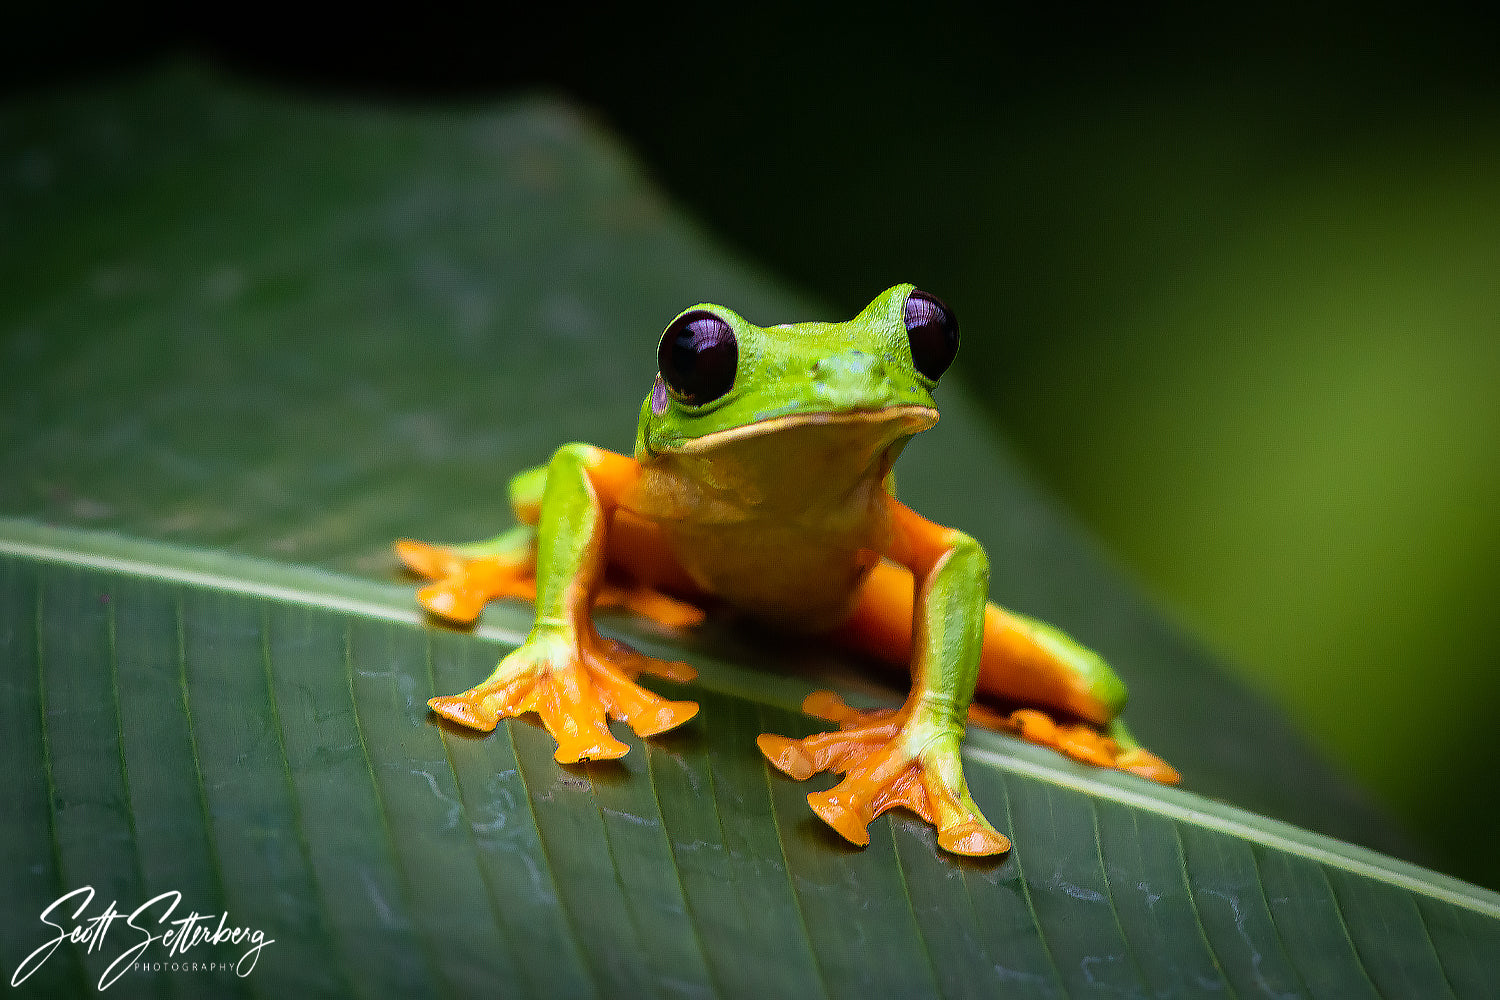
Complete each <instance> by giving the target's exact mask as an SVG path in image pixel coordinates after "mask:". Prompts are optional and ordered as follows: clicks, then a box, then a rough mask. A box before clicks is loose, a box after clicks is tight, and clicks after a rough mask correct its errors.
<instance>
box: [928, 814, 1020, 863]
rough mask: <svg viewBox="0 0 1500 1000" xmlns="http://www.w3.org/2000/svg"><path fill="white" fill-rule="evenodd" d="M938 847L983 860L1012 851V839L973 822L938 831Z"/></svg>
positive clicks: (965, 822) (968, 821)
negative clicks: (992, 855)
mask: <svg viewBox="0 0 1500 1000" xmlns="http://www.w3.org/2000/svg"><path fill="white" fill-rule="evenodd" d="M938 846H939V847H941V848H942V849H943V850H945V851H952V852H953V853H954V854H963V855H967V856H968V857H971V858H982V857H986V856H988V855H991V854H1004V853H1005V852H1006V851H1008V850H1010V838H1009V837H1007V836H1005V834H1003V833H997V832H996V831H994V830H991V829H989V828H988V827H985V826H984V825H982V824H980V823H976V822H974V821H973V820H966V821H964V822H962V823H956V824H954V825H953V826H950V827H948V828H946V829H943V830H939V831H938Z"/></svg>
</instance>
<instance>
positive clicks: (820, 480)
mask: <svg viewBox="0 0 1500 1000" xmlns="http://www.w3.org/2000/svg"><path fill="white" fill-rule="evenodd" d="M958 342H959V336H958V321H957V319H956V317H955V316H954V313H953V310H952V309H950V308H949V307H948V306H946V305H945V304H944V303H943V302H941V301H940V300H939V299H937V298H936V297H934V296H932V295H930V294H928V293H926V292H923V291H920V290H918V289H916V288H914V287H913V286H911V285H897V286H896V287H894V288H891V289H889V290H887V291H885V292H884V293H882V294H881V295H880V296H879V297H877V298H876V299H875V301H873V302H871V303H870V304H869V306H867V307H866V308H865V310H864V311H863V312H861V313H860V314H859V315H858V316H856V317H855V318H854V319H853V320H850V321H849V322H846V323H798V324H787V325H782V326H772V327H758V326H755V325H753V324H752V323H749V322H748V321H746V320H745V319H744V318H743V317H741V316H739V315H738V314H737V313H735V312H733V311H732V310H730V309H726V308H724V307H723V306H718V305H710V304H703V305H696V306H693V307H692V308H690V309H687V310H686V311H684V312H683V313H681V314H680V315H678V316H677V317H676V318H675V319H673V320H672V322H671V323H670V324H668V326H667V328H666V331H665V333H663V335H662V337H661V341H660V343H659V346H658V348H657V361H658V363H659V374H658V375H657V377H656V381H655V384H654V385H653V386H652V388H651V392H650V395H648V396H647V397H646V399H645V401H644V402H643V403H642V405H641V411H640V422H639V425H638V430H637V434H636V443H635V453H634V456H633V457H626V456H624V455H619V454H615V453H613V452H609V451H606V450H603V449H601V448H596V447H593V446H591V445H587V444H565V445H563V446H562V447H561V448H559V449H558V450H557V452H556V454H554V455H553V456H552V459H551V461H550V462H548V463H547V464H546V465H544V466H541V467H539V468H535V469H532V470H530V471H527V472H523V473H521V474H520V475H518V476H516V477H515V478H514V479H513V480H512V481H511V483H510V500H511V504H512V506H513V508H514V510H515V514H516V518H517V521H518V522H519V524H518V526H516V527H514V528H512V529H510V530H508V531H506V532H504V533H502V534H500V535H498V536H497V537H495V538H492V539H489V540H488V541H483V542H478V543H474V544H470V545H463V546H454V547H445V546H435V545H427V544H424V543H420V542H414V541H409V540H403V541H400V542H398V543H397V551H398V553H399V555H400V558H401V559H402V560H403V561H404V562H405V563H406V565H407V566H408V567H410V568H411V569H413V570H414V571H416V572H417V573H419V574H421V575H424V576H426V577H428V578H430V579H432V580H434V581H436V582H434V583H432V584H430V585H428V586H426V587H424V588H423V589H422V590H421V591H420V592H419V599H420V601H421V603H422V604H423V605H424V606H425V607H426V608H427V609H429V610H430V611H431V612H433V613H434V614H436V615H439V616H441V617H443V618H447V619H450V620H453V621H457V622H470V621H473V620H474V618H475V617H477V615H478V614H479V612H480V610H481V609H482V607H483V605H484V603H485V602H486V601H487V600H489V599H490V598H492V597H497V596H521V597H525V598H528V599H531V600H534V601H535V604H536V618H535V624H534V625H533V626H532V628H531V631H530V633H529V634H528V635H527V637H526V640H525V642H523V643H522V644H521V645H520V646H519V647H518V648H517V649H515V650H514V651H513V652H511V653H510V654H509V655H507V656H506V657H505V658H504V659H503V660H501V661H500V664H499V666H498V667H496V669H495V671H494V673H492V674H491V675H490V676H489V677H487V678H485V679H484V680H483V681H481V682H480V683H479V684H477V685H475V686H474V687H472V688H470V689H469V690H467V691H465V692H463V693H462V694H456V695H445V696H442V697H437V698H433V699H432V700H431V701H430V702H429V703H428V704H429V706H430V707H431V709H432V711H434V712H436V713H437V714H438V715H440V716H443V717H444V718H447V719H450V720H452V721H453V722H456V723H459V724H461V725H464V726H469V727H472V728H474V729H478V730H483V731H489V730H491V729H493V728H494V727H495V725H496V723H497V722H498V720H499V719H501V718H503V717H507V716H517V715H521V714H524V713H527V712H535V713H536V714H537V715H538V716H540V717H541V721H542V724H543V725H544V726H545V727H546V728H547V730H548V732H549V733H551V735H552V736H553V737H554V738H555V739H556V740H557V753H556V758H557V760H558V761H560V762H563V763H570V762H577V761H580V760H584V759H590V760H600V759H610V758H616V757H620V756H621V755H623V754H624V753H625V752H626V750H627V747H626V745H625V744H624V743H621V742H620V741H619V740H617V739H615V737H614V736H613V735H611V733H610V731H609V727H608V725H607V721H606V719H607V717H609V718H615V719H619V720H622V721H624V722H626V723H628V724H629V725H630V726H631V728H633V729H634V730H635V732H636V733H637V734H639V735H640V736H642V737H649V736H653V735H656V734H658V733H663V732H666V731H667V730H669V729H672V728H674V727H676V726H680V725H682V724H683V723H684V722H686V721H688V720H689V719H691V718H692V717H693V716H694V714H695V713H696V712H697V711H698V705H697V704H696V703H695V702H691V701H671V700H667V699H664V698H662V697H660V696H658V695H656V694H654V693H653V692H651V691H648V690H646V689H645V688H643V687H641V686H639V685H638V684H636V683H635V678H636V677H637V676H639V675H640V674H641V673H650V674H656V675H660V676H664V677H669V678H673V679H676V680H681V681H686V680H690V679H691V678H692V677H693V676H694V671H693V669H692V668H691V667H690V666H688V665H687V664H685V663H670V662H666V661H662V660H657V659H653V658H651V657H648V656H645V655H643V654H641V653H639V652H637V651H635V650H633V649H631V648H629V647H627V646H625V645H623V644H622V643H619V642H615V641H612V640H608V639H604V638H602V637H601V636H600V635H599V634H598V632H597V631H595V628H594V625H593V623H592V620H591V618H590V610H591V608H592V607H593V606H594V605H596V604H607V605H623V606H626V607H629V608H632V609H634V610H636V611H638V612H640V613H643V614H645V615H648V616H650V617H652V618H654V619H656V620H657V621H660V622H663V623H666V624H668V625H675V626H688V625H691V624H694V623H696V622H697V621H699V620H701V619H702V617H703V615H704V611H703V608H704V607H706V606H707V605H708V604H710V603H720V604H727V605H730V606H732V607H734V608H735V609H738V610H739V611H740V612H743V613H745V614H747V615H751V616H754V617H756V618H759V619H762V620H764V621H768V622H771V623H773V624H775V625H777V626H780V627H783V628H788V629H793V630H796V631H800V632H806V633H819V634H827V635H831V636H832V637H834V638H835V639H836V640H837V641H839V642H842V643H844V644H847V645H848V646H850V647H853V648H855V649H858V650H860V651H863V652H866V653H870V654H874V655H875V656H877V657H882V658H885V659H887V660H890V661H893V662H895V663H898V664H902V665H909V667H910V671H911V676H912V688H911V694H910V696H909V697H908V698H907V699H906V701H905V703H904V704H903V705H902V706H901V707H900V708H899V709H896V710H885V711H875V712H862V711H856V710H855V709H853V708H850V707H848V706H847V705H845V704H844V703H843V702H842V701H840V700H839V699H838V698H837V697H836V696H835V695H833V694H831V693H828V692H819V693H818V694H814V695H812V696H810V697H809V698H808V700H807V702H806V703H805V704H804V706H803V707H804V710H805V711H807V712H809V714H813V715H818V716H820V717H823V718H825V719H827V720H829V721H832V722H836V723H837V724H838V726H839V728H838V729H837V730H835V731H830V732H823V733H819V734H816V735H813V736H809V737H807V738H805V739H790V738H787V737H785V736H778V735H774V734H769V733H768V734H765V735H762V736H761V737H760V738H759V741H758V742H759V746H760V749H761V751H762V752H763V753H764V755H765V756H766V758H767V759H768V760H769V761H770V762H771V763H772V764H773V765H775V766H776V767H777V768H779V769H780V770H781V771H783V772H785V773H786V774H788V775H790V776H791V777H793V778H795V779H799V780H801V779H806V778H808V777H810V776H812V775H813V774H815V773H818V772H821V771H834V772H837V773H840V774H842V775H844V777H843V779H842V781H841V782H840V783H839V784H838V785H836V786H835V787H834V788H832V789H831V790H829V791H826V792H815V793H813V794H810V795H809V796H808V803H809V804H810V805H811V807H812V809H813V811H814V812H815V813H816V814H817V815H818V816H819V817H821V818H822V819H823V820H824V821H825V822H826V823H828V824H829V825H830V826H831V827H833V829H835V830H837V831H838V832H839V833H840V834H842V835H843V836H844V837H845V838H847V839H848V840H849V841H851V842H852V843H855V844H860V845H863V844H867V843H869V833H868V831H867V826H868V824H869V823H870V821H871V820H872V819H873V818H874V817H875V816H877V815H879V814H880V813H882V812H884V811H885V810H887V809H890V808H892V807H894V806H904V807H906V808H907V809H910V810H911V811H912V812H914V813H917V814H918V815H920V816H921V817H923V818H924V819H925V820H926V821H927V822H929V823H931V824H933V825H934V826H935V827H936V828H937V837H938V843H939V845H941V846H942V847H943V848H944V849H946V850H948V851H952V852H955V853H958V854H967V855H991V854H999V853H1002V852H1004V851H1006V850H1008V849H1009V847H1010V842H1009V840H1007V839H1006V837H1005V836H1004V835H1003V834H1001V833H1000V832H998V831H997V830H996V829H995V828H994V827H993V826H992V825H991V824H990V823H989V822H988V821H987V820H986V819H985V818H984V816H983V815H982V814H981V812H980V810H979V808H978V806H977V805H976V804H975V803H974V800H973V799H972V797H971V796H970V794H969V790H968V787H967V784H966V782H965V778H964V772H963V765H962V761H961V758H960V753H959V745H960V741H961V740H962V738H963V735H964V727H965V722H966V720H974V721H977V722H978V723H979V724H984V725H992V726H997V727H1000V728H1006V729H1009V730H1011V731H1012V732H1015V733H1017V734H1018V735H1020V736H1022V737H1023V738H1026V739H1029V740H1032V741H1035V742H1038V743H1043V744H1046V745H1050V746H1053V747H1056V748H1057V749H1059V750H1061V751H1062V752H1064V753H1066V754H1068V755H1070V756H1072V757H1075V758H1077V759H1081V760H1084V761H1088V762H1091V763H1093V764H1097V765H1101V766H1105V767H1114V768H1118V769H1121V770H1125V771H1131V772H1134V773H1136V774H1139V775H1142V776H1144V777H1147V778H1151V779H1155V780H1159V781H1166V782H1172V781H1175V780H1177V775H1176V773H1175V772H1174V771H1173V770H1172V769H1171V767H1170V766H1168V765H1167V764H1165V763H1164V762H1162V761H1161V760H1160V759H1159V758H1157V757H1155V756H1154V755H1152V754H1150V753H1149V752H1147V751H1146V750H1144V749H1143V748H1141V747H1140V746H1139V745H1138V744H1137V743H1136V742H1135V740H1134V739H1132V738H1131V736H1130V734H1129V733H1128V732H1127V731H1126V729H1125V728H1124V726H1123V725H1122V724H1121V721H1120V718H1119V714H1120V711H1121V709H1122V708H1123V707H1124V703H1125V687H1124V685H1123V684H1122V683H1121V682H1120V680H1119V678H1118V677H1117V676H1116V675H1115V674H1114V672H1113V671H1112V670H1111V669H1110V668H1109V667H1108V666H1107V665H1106V664H1105V662H1104V661H1103V660H1102V659H1101V658H1100V657H1099V656H1098V655H1096V654H1095V653H1093V652H1091V651H1089V650H1087V649H1085V648H1084V647H1082V646H1081V645H1079V644H1078V643H1076V642H1074V641H1073V640H1071V639H1069V638H1068V637H1067V636H1066V635H1064V634H1063V633H1062V632H1060V631H1058V630H1057V629H1055V628H1052V627H1050V626H1047V625H1044V624H1042V623H1040V622H1037V621H1033V620H1031V619H1029V618H1026V617H1024V616H1022V615H1019V614H1016V613H1015V612H1012V611H1006V610H1003V609H1001V608H999V607H996V606H995V605H994V604H991V603H989V602H988V600H987V593H988V580H989V563H988V561H987V559H986V556H985V553H984V551H983V549H982V548H981V547H980V546H979V544H978V543H977V542H976V541H975V540H974V539H973V538H971V537H969V536H968V535H966V534H964V533H963V532H961V531H957V530H955V529H953V528H947V527H943V526H942V525H939V524H935V523H933V522H932V521H929V520H927V519H925V518H923V517H922V516H921V515H919V514H917V513H915V512H913V511H912V510H911V509H910V508H908V507H906V506H905V505H903V504H902V503H901V502H900V501H898V500H897V499H896V487H895V477H894V475H893V473H892V471H891V466H892V464H893V463H894V462H895V461H896V457H897V456H898V455H899V454H900V453H901V450H902V448H903V447H904V446H905V445H906V443H907V442H908V441H909V440H910V439H911V438H912V436H913V435H915V434H917V433H919V432H921V431H923V430H926V429H927V428H930V427H932V426H933V424H935V423H936V422H937V419H938V412H937V407H936V405H935V403H934V402H933V390H934V389H935V388H936V387H937V384H938V379H939V378H941V377H942V375H943V373H944V372H945V371H947V369H948V367H949V365H950V364H952V362H953V359H954V355H955V353H956V352H957V350H958ZM976 686H977V687H978V688H979V689H980V690H982V691H983V692H985V693H987V694H989V695H991V696H993V697H994V698H996V699H998V700H999V701H1000V702H1001V703H1004V704H1010V705H1015V704H1022V705H1028V706H1035V707H1030V708H1023V709H1020V710H1018V711H1015V712H1013V713H1011V714H1010V715H1001V714H999V713H997V712H994V711H990V710H986V709H984V708H982V707H981V706H978V705H972V706H971V703H972V701H973V698H974V694H975V689H976Z"/></svg>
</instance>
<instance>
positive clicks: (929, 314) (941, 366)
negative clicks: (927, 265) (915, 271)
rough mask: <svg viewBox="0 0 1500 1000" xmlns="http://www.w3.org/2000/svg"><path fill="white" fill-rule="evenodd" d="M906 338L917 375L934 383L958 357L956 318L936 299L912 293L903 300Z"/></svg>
mask: <svg viewBox="0 0 1500 1000" xmlns="http://www.w3.org/2000/svg"><path fill="white" fill-rule="evenodd" d="M906 335H907V337H908V338H910V340H911V360H912V363H913V364H914V365H916V366H917V371H919V372H921V373H922V374H923V375H926V376H927V377H928V378H930V379H932V380H933V381H934V382H936V381H937V380H938V379H940V378H942V377H943V372H945V371H947V370H948V366H949V365H951V364H953V357H954V355H956V354H957V353H958V317H957V316H955V315H953V310H952V309H949V308H948V307H947V306H946V305H944V304H943V302H942V300H941V299H939V298H938V297H937V296H936V295H928V294H927V293H926V292H924V291H922V290H920V289H916V288H914V289H912V290H911V293H910V294H909V295H907V296H906Z"/></svg>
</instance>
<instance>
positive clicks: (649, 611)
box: [396, 465, 703, 627]
mask: <svg viewBox="0 0 1500 1000" xmlns="http://www.w3.org/2000/svg"><path fill="white" fill-rule="evenodd" d="M546 488H547V466H545V465H543V466H538V467H537V468H535V469H528V470H527V471H525V472H522V473H520V474H519V475H517V476H515V477H514V478H513V479H511V481H510V503H511V508H512V509H513V510H514V511H515V515H516V520H517V521H518V522H520V523H518V524H517V525H516V526H515V527H513V528H510V529H508V530H506V531H503V532H501V533H500V534H498V535H496V536H495V537H494V538H490V539H486V540H485V541H482V542H471V543H469V544H466V545H432V544H429V543H427V542H418V541H413V540H411V539H409V538H403V539H401V540H400V541H398V542H396V554H397V556H399V557H400V559H401V562H402V563H403V564H405V565H406V567H407V568H408V569H410V570H411V571H412V572H414V573H416V574H418V575H419V576H423V577H426V578H427V579H429V580H432V581H433V582H432V583H430V584H428V585H427V586H425V587H423V588H422V589H421V590H419V591H417V600H418V601H419V602H421V604H422V606H423V607H424V608H426V609H427V610H428V611H430V612H432V613H433V614H435V615H437V616H438V617H439V618H445V619H447V620H448V621H451V622H456V623H458V624H462V625H467V624H469V623H470V622H473V621H474V620H475V619H476V618H478V617H479V613H480V612H481V611H483V610H484V606H485V604H487V603H488V602H489V601H491V600H493V599H494V598H497V597H516V598H520V599H521V600H524V601H532V602H535V600H536V544H537V521H538V519H539V517H540V514H541V502H542V494H543V492H544V491H545V490H546ZM611 555H613V553H612V554H611ZM625 568H626V570H627V572H626V573H625V574H622V575H618V576H616V575H611V576H609V577H608V578H607V579H605V580H603V581H601V582H600V584H599V586H598V588H597V589H596V591H595V593H594V598H593V601H594V606H595V607H608V608H614V607H621V608H628V609H630V610H631V611H634V612H635V613H637V614H640V615H644V616H646V617H647V618H650V619H652V620H653V621H656V622H659V623H661V624H663V625H668V626H673V627H682V626H689V625H696V624H697V623H698V622H700V621H702V620H703V610H702V609H701V608H699V607H697V606H696V605H693V604H690V603H688V602H685V601H681V600H678V599H677V598H675V597H672V596H670V595H668V594H664V593H662V592H661V591H659V590H656V589H653V588H651V587H648V586H644V585H642V584H639V583H636V582H634V580H633V579H631V577H630V575H629V573H628V570H629V567H628V565H627V566H626V567H625Z"/></svg>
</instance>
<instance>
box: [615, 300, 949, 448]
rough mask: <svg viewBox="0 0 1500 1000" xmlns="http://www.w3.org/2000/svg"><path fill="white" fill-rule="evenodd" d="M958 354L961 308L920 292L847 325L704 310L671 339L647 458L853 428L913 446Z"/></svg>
mask: <svg viewBox="0 0 1500 1000" xmlns="http://www.w3.org/2000/svg"><path fill="white" fill-rule="evenodd" d="M957 351H958V320H957V319H956V318H955V317H954V315H953V311H952V310H951V309H949V308H948V307H947V306H945V305H944V304H943V303H942V302H940V301H939V300H938V299H937V298H936V297H934V296H932V295H929V294H927V293H926V292H923V291H919V290H917V289H916V288H913V287H912V286H911V285H897V286H896V287H894V288H891V289H888V290H886V291H885V292H883V293H881V295H879V296H878V297H877V298H876V299H875V301H874V302H871V303H870V304H869V305H868V306H866V307H865V309H864V311H863V312H861V313H860V314H859V315H858V316H856V317H854V319H852V320H850V321H848V322H847V323H794V324H786V325H783V326H773V327H759V326H755V325H754V324H752V323H749V322H747V321H746V320H745V319H743V318H742V317H741V316H740V315H739V314H738V313H735V312H734V311H733V310H730V309H726V308H724V307H723V306H717V305H707V304H704V305H696V306H693V307H692V308H690V309H687V310H685V311H683V312H682V313H681V314H680V315H678V316H677V318H676V319H674V320H672V322H671V323H670V324H668V326H667V329H666V332H665V333H663V334H662V338H661V345H660V347H659V348H658V350H657V361H658V363H659V365H660V373H659V374H658V375H657V376H656V384H655V385H654V386H653V387H652V390H651V395H650V396H648V397H647V398H646V401H645V403H643V404H642V406H641V422H640V428H639V433H638V435H637V438H636V452H637V453H638V454H641V453H645V454H661V453H701V452H705V451H709V450H711V449H713V448H715V447H718V446H720V445H722V444H727V443H730V442H736V441H741V440H744V439H746V438H751V437H758V436H761V435H766V434H774V433H776V432H778V431H784V430H790V429H793V428H799V427H806V426H809V425H828V424H845V423H848V424H851V425H860V426H866V427H869V428H870V429H871V430H872V432H874V433H876V434H878V435H879V436H881V437H886V436H888V437H889V438H890V439H891V440H892V441H895V440H897V439H901V438H907V437H910V436H911V435H913V434H915V433H917V432H918V431H923V430H926V429H927V428H929V427H931V426H932V425H933V424H935V423H936V422H937V407H936V405H935V404H934V403H933V401H932V390H933V389H934V388H936V387H937V380H938V378H940V377H941V376H942V374H943V372H945V371H947V369H948V366H949V365H950V364H952V363H953V356H954V354H955V353H957Z"/></svg>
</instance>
